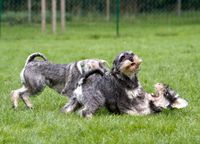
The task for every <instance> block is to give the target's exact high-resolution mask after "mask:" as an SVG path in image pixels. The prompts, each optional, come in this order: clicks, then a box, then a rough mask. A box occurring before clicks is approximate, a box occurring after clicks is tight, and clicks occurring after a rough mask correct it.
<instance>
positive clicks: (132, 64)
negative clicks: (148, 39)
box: [62, 52, 175, 117]
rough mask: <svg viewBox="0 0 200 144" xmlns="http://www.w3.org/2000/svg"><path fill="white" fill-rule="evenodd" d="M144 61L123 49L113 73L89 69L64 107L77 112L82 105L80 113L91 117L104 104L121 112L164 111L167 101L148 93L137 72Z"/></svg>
mask: <svg viewBox="0 0 200 144" xmlns="http://www.w3.org/2000/svg"><path fill="white" fill-rule="evenodd" d="M141 63H142V59H141V58H139V57H138V56H137V55H135V54H133V53H132V52H123V53H121V54H120V55H118V56H117V57H116V58H115V60H114V62H113V67H112V70H111V72H110V73H109V74H105V73H104V72H101V71H100V70H94V71H91V72H89V73H87V74H86V75H85V76H84V77H83V78H82V79H81V80H80V82H79V86H78V87H77V88H76V89H75V91H74V94H73V96H72V97H71V98H70V101H69V103H67V104H66V105H65V106H64V107H63V109H62V111H63V112H73V111H75V110H77V109H79V108H81V107H82V109H81V110H80V115H81V116H83V117H91V116H92V115H93V114H94V113H95V112H96V111H97V110H98V109H99V108H101V107H103V106H106V107H107V108H108V110H109V111H111V112H113V113H119V114H123V113H126V114H130V115H147V114H150V113H154V112H160V111H161V110H162V108H163V107H165V105H160V104H159V103H157V102H160V101H155V102H154V97H153V96H152V95H150V94H148V93H146V92H145V91H144V90H143V88H142V86H141V85H140V83H139V82H138V78H137V73H138V70H139V67H140V64H141ZM167 100H168V99H167ZM174 102H175V101H174ZM174 102H173V103H174ZM168 105H172V103H168Z"/></svg>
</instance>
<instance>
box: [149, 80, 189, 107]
mask: <svg viewBox="0 0 200 144" xmlns="http://www.w3.org/2000/svg"><path fill="white" fill-rule="evenodd" d="M155 91H156V93H155V95H154V96H153V101H154V105H155V106H158V107H162V108H178V109H180V108H184V107H186V106H187V105H188V102H187V101H186V100H185V99H183V98H180V97H179V95H178V94H177V93H176V92H175V91H174V90H172V89H171V88H169V86H168V85H166V84H163V83H157V84H155Z"/></svg>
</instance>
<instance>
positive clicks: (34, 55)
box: [20, 52, 48, 84]
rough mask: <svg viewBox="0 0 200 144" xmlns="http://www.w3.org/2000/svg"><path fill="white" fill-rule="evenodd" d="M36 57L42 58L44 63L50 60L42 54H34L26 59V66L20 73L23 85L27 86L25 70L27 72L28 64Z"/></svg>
mask: <svg viewBox="0 0 200 144" xmlns="http://www.w3.org/2000/svg"><path fill="white" fill-rule="evenodd" d="M36 57H40V58H42V59H43V60H44V61H47V60H48V59H47V58H46V57H45V56H44V55H43V54H42V53H39V52H36V53H32V54H31V55H29V56H28V58H27V59H26V62H25V64H24V68H23V69H22V71H21V73H20V78H21V81H22V83H23V84H25V78H24V70H25V68H26V66H27V64H28V63H30V62H31V61H33V60H34V59H35V58H36Z"/></svg>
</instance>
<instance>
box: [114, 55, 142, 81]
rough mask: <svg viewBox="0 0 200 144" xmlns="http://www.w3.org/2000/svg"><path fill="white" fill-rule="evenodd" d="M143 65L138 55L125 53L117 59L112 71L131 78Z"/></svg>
mask: <svg viewBox="0 0 200 144" xmlns="http://www.w3.org/2000/svg"><path fill="white" fill-rule="evenodd" d="M141 63H142V59H141V58H139V57H138V56H137V55H136V54H134V53H132V52H123V53H121V54H119V55H118V56H117V57H116V58H115V60H114V62H113V68H112V71H113V72H114V73H116V72H117V73H121V74H124V75H126V76H128V77H131V76H133V75H135V74H136V73H137V72H138V70H139V67H140V64H141Z"/></svg>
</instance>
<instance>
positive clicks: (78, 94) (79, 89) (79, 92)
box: [74, 85, 83, 101]
mask: <svg viewBox="0 0 200 144" xmlns="http://www.w3.org/2000/svg"><path fill="white" fill-rule="evenodd" d="M74 95H75V96H76V98H77V100H78V101H83V100H82V98H83V92H82V86H81V85H79V86H78V87H77V88H76V89H75V90H74Z"/></svg>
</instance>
